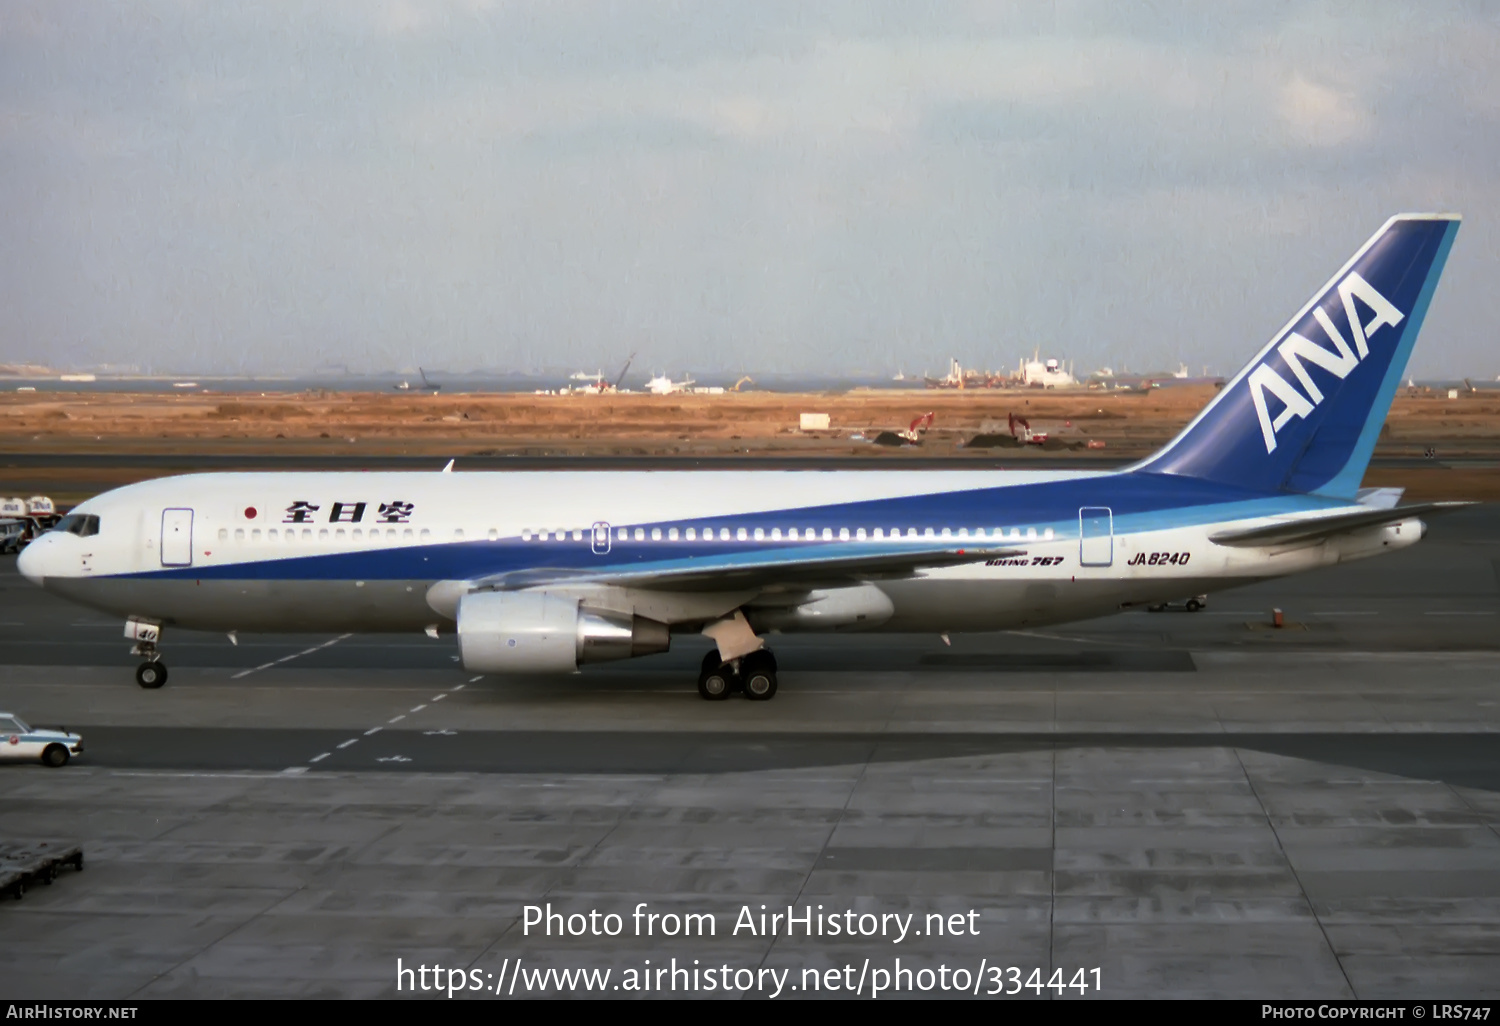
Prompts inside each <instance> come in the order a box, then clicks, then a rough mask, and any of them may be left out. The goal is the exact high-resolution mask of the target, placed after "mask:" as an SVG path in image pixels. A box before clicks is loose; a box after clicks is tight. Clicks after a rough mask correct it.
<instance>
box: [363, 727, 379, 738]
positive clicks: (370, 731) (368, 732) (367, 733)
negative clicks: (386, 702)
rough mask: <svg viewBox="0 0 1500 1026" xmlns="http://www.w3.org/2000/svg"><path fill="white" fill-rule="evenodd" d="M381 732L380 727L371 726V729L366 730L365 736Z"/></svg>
mask: <svg viewBox="0 0 1500 1026" xmlns="http://www.w3.org/2000/svg"><path fill="white" fill-rule="evenodd" d="M379 732H380V728H379V727H371V728H370V729H369V730H367V731H365V737H369V736H370V735H371V734H378V733H379Z"/></svg>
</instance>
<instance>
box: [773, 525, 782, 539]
mask: <svg viewBox="0 0 1500 1026" xmlns="http://www.w3.org/2000/svg"><path fill="white" fill-rule="evenodd" d="M771 540H772V541H781V528H779V527H773V528H771Z"/></svg>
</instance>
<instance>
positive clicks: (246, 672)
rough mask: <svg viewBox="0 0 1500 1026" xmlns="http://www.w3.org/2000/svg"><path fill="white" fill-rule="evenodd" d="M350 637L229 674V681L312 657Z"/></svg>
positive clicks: (351, 635)
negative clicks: (281, 664) (320, 650)
mask: <svg viewBox="0 0 1500 1026" xmlns="http://www.w3.org/2000/svg"><path fill="white" fill-rule="evenodd" d="M352 637H354V635H353V634H340V635H339V636H338V637H336V638H331V639H329V640H328V641H325V642H323V644H321V645H314V646H313V647H312V648H304V649H303V650H302V651H301V652H293V653H292V654H291V655H288V656H282V657H281V658H280V659H273V660H271V661H270V662H269V663H261V664H260V665H259V666H256V667H253V668H251V669H249V670H241V671H240V672H239V673H235V674H231V675H230V677H229V679H230V680H239V679H240V678H241V677H248V676H250V675H251V674H252V673H259V672H260V671H261V670H269V669H270V668H271V667H273V666H275V665H277V664H278V663H289V662H291V661H292V660H293V659H297V658H299V657H301V656H305V655H312V654H313V653H314V652H316V651H318V650H319V649H323V648H329V647H331V646H333V645H337V644H338V643H339V642H341V641H346V640H348V639H349V638H352Z"/></svg>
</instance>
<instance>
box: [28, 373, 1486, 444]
mask: <svg viewBox="0 0 1500 1026" xmlns="http://www.w3.org/2000/svg"><path fill="white" fill-rule="evenodd" d="M1213 394H1214V390H1213V388H1212V387H1201V388H1199V387H1182V388H1165V389H1158V390H1155V391H1152V392H1148V393H1099V392H1040V391H973V392H896V391H890V392H884V391H870V392H849V393H843V394H838V395H817V394H813V395H805V394H804V395H787V394H777V393H764V392H762V393H749V394H743V395H735V394H728V395H718V396H708V395H685V396H651V395H616V396H583V395H576V396H538V395H469V396H456V395H455V396H443V395H433V396H426V395H423V396H409V395H379V394H374V395H371V394H327V393H323V394H300V395H265V396H243V395H213V394H208V393H199V394H194V395H182V396H178V395H165V396H164V395H129V394H107V393H106V394H101V393H67V394H49V395H34V394H26V395H0V449H3V450H9V451H36V450H38V449H40V450H58V451H62V450H66V451H78V450H79V449H80V448H83V449H98V448H99V447H100V445H101V444H102V445H103V446H105V447H108V448H111V449H115V448H117V449H120V450H121V451H133V452H144V451H160V452H183V451H194V452H238V451H243V450H244V449H245V448H246V445H245V443H249V444H250V446H252V447H253V448H255V449H257V450H264V449H266V448H268V447H269V448H271V449H273V450H274V449H279V448H281V446H279V445H275V443H287V445H286V448H288V449H295V450H297V451H313V450H318V449H322V450H326V451H328V452H330V453H332V452H334V451H340V452H348V451H349V449H348V448H347V447H348V446H350V445H353V446H356V447H357V448H358V450H359V451H369V452H425V451H431V452H434V453H447V454H456V455H462V454H466V453H473V452H475V451H487V452H496V453H508V452H515V453H524V452H526V451H527V450H532V449H544V450H546V451H548V452H578V453H587V454H596V455H608V454H610V453H616V452H632V453H635V452H646V453H650V454H659V455H671V454H673V453H675V452H684V453H697V452H731V451H741V450H745V449H749V450H751V451H755V452H778V451H788V452H808V453H809V454H813V453H835V452H836V453H841V454H842V453H848V452H850V451H851V449H853V450H856V451H866V450H867V448H868V447H863V446H860V445H859V444H858V441H859V440H857V439H852V438H851V436H853V435H856V434H859V435H864V436H865V437H866V438H871V437H874V436H875V435H876V434H877V433H879V432H881V431H889V430H900V429H903V428H905V427H906V426H907V424H909V423H910V422H911V421H912V420H913V419H914V418H915V417H917V416H919V415H921V414H923V413H926V412H928V411H931V412H933V413H934V414H935V419H934V422H933V426H932V428H931V430H930V431H928V432H927V433H926V436H925V439H924V449H925V450H926V451H928V452H932V451H947V452H952V451H957V450H959V449H961V447H962V445H963V443H965V442H967V441H968V440H969V439H971V438H972V437H973V436H975V435H977V434H982V433H1002V434H1004V433H1008V428H1007V422H1008V415H1009V414H1012V413H1013V414H1016V415H1017V416H1021V417H1026V418H1027V419H1028V420H1029V421H1030V422H1031V426H1032V428H1033V429H1035V430H1038V431H1049V432H1050V433H1051V434H1052V435H1053V437H1055V438H1058V439H1060V440H1062V441H1064V442H1069V443H1086V442H1087V441H1090V440H1092V441H1095V442H1102V443H1104V445H1103V448H1104V450H1105V451H1106V452H1107V453H1108V454H1109V455H1118V456H1120V457H1134V456H1138V455H1143V454H1145V453H1147V452H1149V451H1151V450H1152V449H1154V448H1155V447H1156V446H1158V445H1160V444H1162V443H1163V442H1164V441H1166V440H1167V439H1168V438H1170V437H1171V436H1172V434H1173V433H1175V432H1176V431H1177V430H1178V429H1180V428H1181V427H1182V425H1183V424H1185V423H1186V422H1187V421H1188V420H1189V419H1191V418H1192V416H1193V415H1194V414H1195V413H1197V412H1198V410H1200V409H1201V408H1202V407H1203V406H1204V404H1206V403H1207V402H1208V401H1209V399H1211V398H1212V396H1213ZM803 413H826V414H828V417H829V422H830V427H829V429H828V430H826V431H802V430H800V428H799V426H798V425H799V415H800V414H803ZM92 443H99V444H92ZM730 443H740V444H738V445H735V444H730ZM1429 447H1431V448H1437V449H1439V450H1440V451H1441V453H1442V455H1444V456H1450V455H1452V456H1456V455H1464V456H1472V455H1488V454H1497V455H1500V393H1496V394H1494V395H1493V396H1491V395H1489V394H1479V395H1471V394H1465V395H1463V396H1461V397H1460V398H1458V399H1447V398H1441V397H1436V396H1426V395H1410V396H1401V397H1398V398H1397V400H1396V403H1395V406H1394V408H1393V409H1392V411H1391V416H1390V418H1389V420H1388V421H1387V423H1386V428H1385V431H1384V432H1383V433H1382V436H1381V442H1380V448H1379V450H1378V451H1379V452H1380V453H1381V454H1384V455H1411V456H1420V455H1422V454H1423V453H1424V450H1426V449H1427V448H1429Z"/></svg>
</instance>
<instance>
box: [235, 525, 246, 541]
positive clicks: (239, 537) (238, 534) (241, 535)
mask: <svg viewBox="0 0 1500 1026" xmlns="http://www.w3.org/2000/svg"><path fill="white" fill-rule="evenodd" d="M234 540H235V541H237V542H242V541H244V540H245V529H244V528H243V527H236V528H235V529H234Z"/></svg>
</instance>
